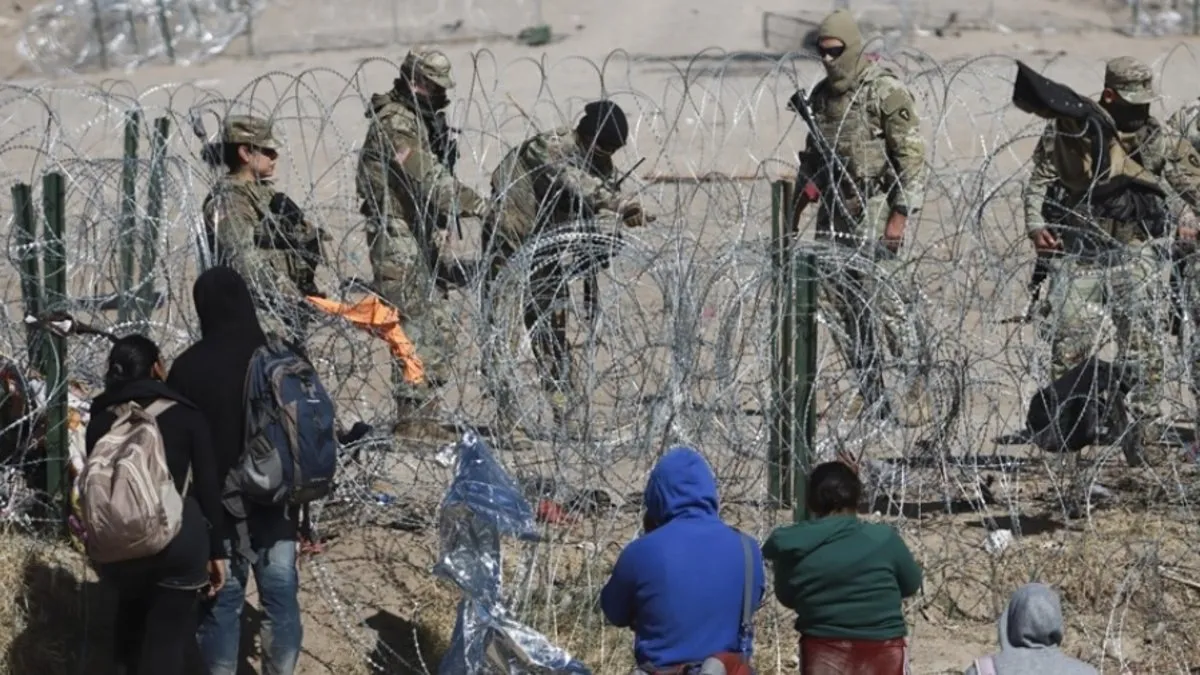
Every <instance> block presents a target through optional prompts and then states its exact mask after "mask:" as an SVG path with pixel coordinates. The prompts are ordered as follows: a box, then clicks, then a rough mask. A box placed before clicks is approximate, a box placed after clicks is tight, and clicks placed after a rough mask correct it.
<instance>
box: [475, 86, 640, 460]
mask: <svg viewBox="0 0 1200 675" xmlns="http://www.w3.org/2000/svg"><path fill="white" fill-rule="evenodd" d="M628 136H629V125H628V122H627V120H626V118H625V113H624V111H623V110H621V108H620V106H618V105H616V104H615V103H613V102H611V101H608V100H600V101H593V102H591V103H588V104H587V105H586V106H585V107H584V115H583V118H582V119H581V120H580V121H579V123H578V124H577V125H576V127H575V128H574V129H571V128H560V129H554V130H551V131H546V132H543V133H539V134H537V135H536V136H533V137H532V138H529V139H527V140H526V141H524V142H523V143H521V144H520V145H519V146H517V147H516V148H514V149H513V150H511V151H509V153H508V154H507V155H506V156H505V157H504V159H503V160H501V162H500V165H499V166H498V167H497V168H496V170H495V171H494V172H493V173H492V199H493V204H492V209H491V211H490V213H489V215H488V217H487V218H486V220H485V222H484V225H483V241H482V244H483V258H484V260H487V261H488V262H489V267H488V280H489V284H490V282H492V281H494V280H495V278H496V276H497V275H498V274H499V273H500V271H501V270H502V269H503V267H504V265H505V263H506V262H507V261H508V260H509V259H510V258H512V257H513V255H515V254H516V252H517V250H518V249H520V248H521V247H522V246H524V245H525V244H527V243H528V242H530V241H531V240H534V239H536V238H539V237H548V236H552V235H554V234H556V233H559V232H562V231H563V230H565V229H568V228H569V226H571V225H572V224H575V225H580V224H582V225H583V226H584V227H585V228H586V227H588V226H589V223H592V222H594V220H595V219H597V218H603V217H604V216H605V215H608V216H611V218H612V219H613V220H616V219H618V218H619V219H621V220H623V221H624V224H625V225H626V226H628V227H640V226H642V225H643V224H644V223H646V222H649V221H651V220H653V218H652V217H650V216H648V215H646V214H644V213H643V211H642V209H641V206H640V205H639V204H638V202H637V201H635V200H633V199H628V198H624V197H622V196H621V195H620V194H619V192H618V189H619V188H618V187H617V186H616V185H614V183H615V181H616V178H617V173H618V172H617V170H616V167H615V165H614V164H613V154H614V153H615V152H617V151H618V150H620V149H621V148H622V147H624V146H625V142H626V140H627V139H628ZM541 253H542V256H543V258H544V259H542V260H536V261H534V263H533V272H532V277H531V278H530V279H529V291H528V294H527V297H526V298H525V310H524V323H525V328H526V330H528V331H530V333H531V337H532V343H533V351H534V357H535V359H536V360H537V366H538V375H539V379H540V381H541V385H542V388H543V389H544V390H545V391H546V392H547V394H548V395H549V398H550V402H551V409H552V410H553V412H554V416H555V421H556V423H557V424H558V425H559V426H560V429H561V430H563V431H565V432H566V433H567V434H568V435H570V436H578V435H579V434H580V433H581V423H582V420H580V419H579V417H578V415H575V414H570V413H572V412H573V411H577V410H579V404H580V401H579V400H578V390H579V385H578V373H576V372H575V367H574V364H573V360H572V357H571V354H570V350H569V347H568V344H567V334H566V322H567V317H566V309H565V305H566V300H567V277H568V275H567V273H566V270H564V269H563V266H562V263H561V260H560V258H561V255H562V253H563V251H561V250H548V249H547V250H542V251H541ZM489 302H490V299H488V298H487V297H486V296H485V299H484V304H485V307H486V306H487V304H488V303H489ZM484 367H485V369H486V367H487V364H486V363H485V364H484ZM501 408H502V410H503V409H504V408H505V404H504V403H503V402H502V403H501ZM505 412H507V411H505Z"/></svg>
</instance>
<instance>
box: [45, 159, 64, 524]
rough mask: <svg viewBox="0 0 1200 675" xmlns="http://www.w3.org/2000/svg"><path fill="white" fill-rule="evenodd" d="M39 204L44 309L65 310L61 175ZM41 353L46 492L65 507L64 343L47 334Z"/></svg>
mask: <svg viewBox="0 0 1200 675" xmlns="http://www.w3.org/2000/svg"><path fill="white" fill-rule="evenodd" d="M42 203H43V209H44V211H45V214H46V228H45V234H46V243H45V246H44V247H43V249H42V251H43V254H42V255H43V257H42V271H43V273H44V275H45V303H46V307H45V309H46V310H47V311H54V310H58V309H63V308H65V305H66V299H67V255H66V242H65V236H64V235H65V230H66V181H65V179H64V178H63V175H62V174H61V173H49V174H46V176H45V177H44V178H43V179H42ZM43 344H44V345H46V348H43V349H42V354H43V357H44V359H45V361H44V366H43V368H44V369H43V371H42V373H43V375H44V376H45V378H46V391H47V397H46V402H47V409H46V458H47V467H46V492H47V493H48V494H50V495H51V496H52V497H55V498H58V497H61V498H63V502H64V503H66V497H67V494H66V489H67V484H68V483H67V480H66V467H67V456H68V453H69V448H68V446H67V444H68V443H69V440H68V439H69V437H68V434H67V340H66V338H65V337H63V336H59V335H53V334H49V335H47V336H46V338H45V342H43Z"/></svg>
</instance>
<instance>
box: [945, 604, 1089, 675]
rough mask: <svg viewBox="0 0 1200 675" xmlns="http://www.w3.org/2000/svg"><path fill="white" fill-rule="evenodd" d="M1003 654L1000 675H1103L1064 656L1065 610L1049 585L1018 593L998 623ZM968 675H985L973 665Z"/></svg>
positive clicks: (997, 657)
mask: <svg viewBox="0 0 1200 675" xmlns="http://www.w3.org/2000/svg"><path fill="white" fill-rule="evenodd" d="M996 623H997V626H998V628H999V632H1000V653H999V654H994V655H993V657H992V658H993V659H994V662H995V664H996V675H1099V672H1098V671H1097V670H1096V669H1095V668H1093V667H1091V666H1089V665H1088V664H1086V663H1084V662H1083V661H1080V660H1079V659H1073V658H1071V657H1069V656H1067V655H1066V654H1064V653H1063V652H1062V650H1061V649H1060V648H1059V645H1061V644H1062V639H1063V619H1062V606H1061V604H1060V603H1059V600H1058V594H1057V593H1055V592H1054V591H1053V590H1051V589H1050V587H1049V586H1046V585H1045V584H1026V585H1025V586H1022V587H1020V588H1018V589H1017V590H1016V592H1014V593H1013V594H1012V597H1011V598H1009V600H1008V606H1007V607H1005V608H1004V612H1003V613H1002V614H1001V615H1000V619H999V620H998V621H997V622H996ZM964 675H982V674H981V673H978V672H977V671H976V670H975V666H974V665H973V664H972V666H971V667H970V668H967V670H966V672H965V673H964Z"/></svg>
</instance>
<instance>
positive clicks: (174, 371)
mask: <svg viewBox="0 0 1200 675" xmlns="http://www.w3.org/2000/svg"><path fill="white" fill-rule="evenodd" d="M192 299H193V300H194V302H195V304H196V315H197V317H199V319H200V336H201V337H200V340H199V342H197V343H196V344H194V345H192V346H190V347H188V348H187V349H186V350H184V352H183V353H182V354H180V355H179V357H178V358H177V359H175V363H174V364H173V365H172V366H171V372H170V374H169V375H168V376H167V384H168V385H170V386H171V388H173V389H175V390H176V391H178V392H179V393H181V394H182V395H184V396H186V397H187V398H188V399H189V400H191V401H192V402H193V403H195V404H196V407H198V408H199V409H200V411H201V412H203V413H204V417H205V418H206V419H208V423H209V427H210V428H211V429H212V434H213V448H214V450H215V453H214V454H215V457H216V462H215V463H216V472H217V479H218V481H219V484H220V485H221V486H224V485H225V478H226V476H227V475H228V474H229V470H230V469H231V468H233V466H234V464H235V463H236V462H237V461H238V459H239V458H241V456H242V453H243V451H244V450H245V420H246V408H245V387H246V370H247V369H248V368H249V366H250V358H251V357H252V356H253V355H254V351H255V350H256V349H258V348H259V347H261V346H263V345H265V344H266V342H267V339H266V336H265V335H264V334H263V331H262V328H261V327H260V326H259V323H258V316H257V315H256V314H255V311H254V302H253V300H252V299H251V297H250V291H249V289H248V288H247V287H246V281H245V280H244V279H243V278H242V277H241V275H239V274H238V273H237V272H235V271H234V270H232V269H230V268H228V267H213V268H211V269H209V270H206V271H205V272H204V273H203V274H201V275H200V277H199V278H197V279H196V283H195V285H194V286H193V288H192ZM225 515H226V518H225V524H226V531H225V533H224V536H225V538H226V539H234V538H235V532H234V527H233V526H234V525H235V524H236V521H235V519H234V517H233V515H232V514H230V513H229V511H228V510H226V512H225Z"/></svg>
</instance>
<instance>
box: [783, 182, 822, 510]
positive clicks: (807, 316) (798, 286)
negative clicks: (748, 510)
mask: <svg viewBox="0 0 1200 675" xmlns="http://www.w3.org/2000/svg"><path fill="white" fill-rule="evenodd" d="M789 203H791V202H790V201H789ZM789 222H790V221H789ZM792 269H793V276H792V287H793V289H794V293H795V306H794V308H793V309H794V310H795V315H794V316H795V331H796V332H795V341H794V342H793V343H792V349H793V351H792V370H793V374H794V376H795V380H794V381H793V384H792V400H791V404H792V405H791V410H792V419H793V420H794V422H793V425H792V443H793V444H792V457H793V458H794V461H795V464H794V465H793V468H792V471H793V474H792V480H793V492H792V496H793V497H794V499H795V511H794V512H793V517H794V520H795V521H796V522H800V521H801V520H806V519H807V518H808V516H809V513H808V475H809V473H810V472H811V471H812V457H813V450H814V443H813V439H814V438H815V436H816V429H817V404H816V391H814V387H813V383H814V381H815V379H816V376H817V284H818V283H819V278H818V275H817V257H816V255H815V254H814V253H812V252H811V251H809V252H806V253H803V254H801V255H798V256H795V257H794V259H793V268H792Z"/></svg>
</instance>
